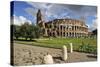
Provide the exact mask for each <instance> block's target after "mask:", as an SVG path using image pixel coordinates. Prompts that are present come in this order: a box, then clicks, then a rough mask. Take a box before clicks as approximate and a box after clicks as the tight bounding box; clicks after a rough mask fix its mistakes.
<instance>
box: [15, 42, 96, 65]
mask: <svg viewBox="0 0 100 67" xmlns="http://www.w3.org/2000/svg"><path fill="white" fill-rule="evenodd" d="M47 53H49V54H51V55H52V56H53V59H54V62H55V63H71V62H85V61H96V60H97V58H95V57H92V56H93V55H91V54H88V53H80V52H73V53H68V60H67V61H66V62H64V61H63V60H62V59H61V56H62V50H61V49H54V48H45V47H37V46H31V45H24V44H16V43H14V65H36V64H43V61H42V60H43V56H44V55H46V54H47Z"/></svg>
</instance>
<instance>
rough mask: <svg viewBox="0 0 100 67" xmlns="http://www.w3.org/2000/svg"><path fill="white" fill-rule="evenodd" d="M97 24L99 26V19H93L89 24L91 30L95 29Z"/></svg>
mask: <svg viewBox="0 0 100 67" xmlns="http://www.w3.org/2000/svg"><path fill="white" fill-rule="evenodd" d="M97 26H98V23H97V19H94V20H93V21H92V25H91V26H89V30H90V31H93V30H95V29H97Z"/></svg>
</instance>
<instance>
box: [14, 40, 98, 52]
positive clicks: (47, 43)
mask: <svg viewBox="0 0 100 67" xmlns="http://www.w3.org/2000/svg"><path fill="white" fill-rule="evenodd" d="M15 42H16V43H20V44H27V45H34V46H41V47H52V48H62V46H63V45H66V46H67V47H68V49H70V46H69V43H73V47H74V50H78V48H79V46H80V45H82V43H84V44H86V45H92V46H93V47H94V48H96V47H97V40H96V39H90V38H50V39H49V38H41V39H34V41H15Z"/></svg>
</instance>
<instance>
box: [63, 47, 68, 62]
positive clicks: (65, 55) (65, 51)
mask: <svg viewBox="0 0 100 67" xmlns="http://www.w3.org/2000/svg"><path fill="white" fill-rule="evenodd" d="M62 52H63V56H62V59H63V60H64V61H66V60H67V57H68V56H67V47H66V46H65V45H64V46H63V49H62Z"/></svg>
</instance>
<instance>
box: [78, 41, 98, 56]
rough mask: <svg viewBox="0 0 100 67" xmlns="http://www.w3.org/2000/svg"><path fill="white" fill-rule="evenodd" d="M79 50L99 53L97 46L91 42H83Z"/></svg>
mask: <svg viewBox="0 0 100 67" xmlns="http://www.w3.org/2000/svg"><path fill="white" fill-rule="evenodd" d="M78 51H80V52H86V53H92V54H97V47H95V46H93V45H89V44H84V43H83V42H82V45H80V46H79V49H78Z"/></svg>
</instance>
